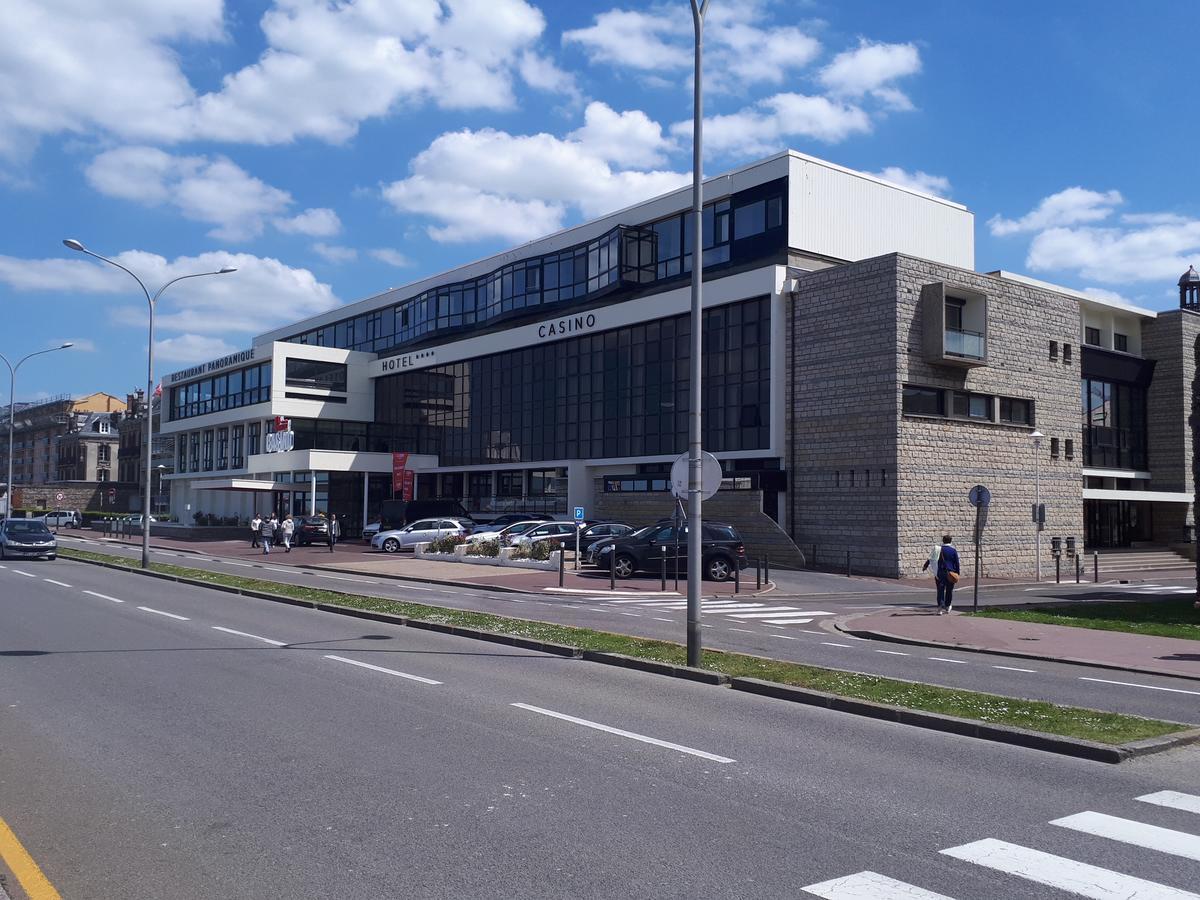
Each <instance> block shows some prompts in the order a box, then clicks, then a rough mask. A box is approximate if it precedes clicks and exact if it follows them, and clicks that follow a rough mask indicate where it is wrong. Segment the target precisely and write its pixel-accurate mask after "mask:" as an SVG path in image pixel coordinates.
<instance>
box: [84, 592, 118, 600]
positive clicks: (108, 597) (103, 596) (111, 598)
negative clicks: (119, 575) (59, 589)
mask: <svg viewBox="0 0 1200 900" xmlns="http://www.w3.org/2000/svg"><path fill="white" fill-rule="evenodd" d="M84 593H85V594H90V595H91V596H93V597H99V598H100V599H101V600H111V601H112V602H113V603H124V602H125V601H124V600H118V599H117V598H116V597H110V596H108V594H97V593H96V592H95V591H84Z"/></svg>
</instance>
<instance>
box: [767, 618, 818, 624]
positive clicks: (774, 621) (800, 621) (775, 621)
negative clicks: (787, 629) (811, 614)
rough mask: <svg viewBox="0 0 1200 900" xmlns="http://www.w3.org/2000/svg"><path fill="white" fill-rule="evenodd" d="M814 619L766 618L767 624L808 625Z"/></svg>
mask: <svg viewBox="0 0 1200 900" xmlns="http://www.w3.org/2000/svg"><path fill="white" fill-rule="evenodd" d="M811 621H812V619H764V620H763V622H764V623H765V624H767V625H807V624H808V623H809V622H811Z"/></svg>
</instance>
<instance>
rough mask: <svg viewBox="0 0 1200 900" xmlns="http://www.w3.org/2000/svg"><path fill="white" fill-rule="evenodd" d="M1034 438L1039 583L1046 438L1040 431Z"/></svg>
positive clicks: (1038, 574) (1034, 519)
mask: <svg viewBox="0 0 1200 900" xmlns="http://www.w3.org/2000/svg"><path fill="white" fill-rule="evenodd" d="M1030 437H1031V438H1033V527H1034V529H1036V530H1035V532H1034V533H1035V534H1036V542H1035V547H1036V549H1035V550H1034V552H1035V553H1036V554H1037V559H1036V561H1035V571H1036V577H1037V580H1038V583H1039V584H1040V583H1041V580H1042V438H1044V437H1045V435H1044V434H1042V433H1041V432H1040V431H1034V432H1033V434H1031V435H1030Z"/></svg>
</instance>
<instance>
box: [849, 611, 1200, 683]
mask: <svg viewBox="0 0 1200 900" xmlns="http://www.w3.org/2000/svg"><path fill="white" fill-rule="evenodd" d="M833 627H834V628H835V629H837V630H838V631H840V632H842V633H843V634H848V635H850V636H851V637H856V638H860V639H862V640H866V641H884V642H887V643H890V644H907V645H908V646H911V647H933V648H935V649H940V650H962V651H965V652H967V653H983V654H986V655H988V656H1007V657H1011V658H1013V659H1033V660H1038V661H1039V662H1057V663H1067V664H1068V665H1076V666H1091V667H1092V668H1095V669H1107V670H1109V671H1112V672H1134V673H1137V674H1140V675H1157V676H1159V677H1163V678H1182V679H1183V680H1185V681H1200V675H1189V674H1186V673H1180V672H1168V671H1164V670H1162V669H1152V668H1149V667H1147V666H1141V667H1138V666H1119V665H1117V664H1116V663H1111V662H1098V661H1097V660H1094V659H1080V658H1076V657H1073V656H1048V655H1046V654H1044V653H1027V652H1025V651H1022V650H997V649H996V648H994V647H983V646H977V645H975V644H947V643H945V642H944V641H922V640H918V639H917V638H910V637H905V636H903V635H899V634H892V633H891V632H887V631H873V630H870V629H866V628H852V627H850V626H849V624H848V623H845V622H838V621H834V622H833ZM1062 627H1064V628H1066V627H1069V626H1062Z"/></svg>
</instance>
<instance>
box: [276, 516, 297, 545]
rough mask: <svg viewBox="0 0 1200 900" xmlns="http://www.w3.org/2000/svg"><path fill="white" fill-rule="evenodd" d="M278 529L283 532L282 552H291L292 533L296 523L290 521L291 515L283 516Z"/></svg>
mask: <svg viewBox="0 0 1200 900" xmlns="http://www.w3.org/2000/svg"><path fill="white" fill-rule="evenodd" d="M280 530H281V531H282V532H283V552H284V553H291V552H292V535H293V534H294V533H295V531H296V523H295V522H293V521H292V517H291V516H287V517H285V518H284V520H283V525H282V526H280Z"/></svg>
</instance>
